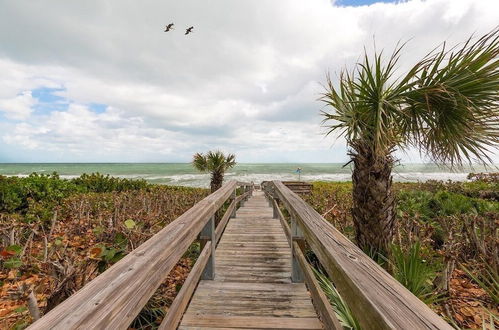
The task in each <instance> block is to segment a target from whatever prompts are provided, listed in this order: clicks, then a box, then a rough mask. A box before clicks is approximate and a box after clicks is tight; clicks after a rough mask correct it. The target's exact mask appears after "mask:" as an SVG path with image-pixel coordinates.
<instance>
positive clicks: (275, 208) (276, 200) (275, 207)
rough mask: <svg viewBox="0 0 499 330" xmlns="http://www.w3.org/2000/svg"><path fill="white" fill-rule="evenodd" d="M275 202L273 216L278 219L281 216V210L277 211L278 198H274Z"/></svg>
mask: <svg viewBox="0 0 499 330" xmlns="http://www.w3.org/2000/svg"><path fill="white" fill-rule="evenodd" d="M274 201H275V203H272V218H274V219H277V218H278V217H279V212H277V208H278V202H279V200H278V199H274Z"/></svg>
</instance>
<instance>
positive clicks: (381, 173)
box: [350, 142, 395, 258]
mask: <svg viewBox="0 0 499 330" xmlns="http://www.w3.org/2000/svg"><path fill="white" fill-rule="evenodd" d="M353 148H354V150H352V151H351V153H350V157H351V158H352V160H353V163H354V169H353V174H352V182H353V209H352V215H353V222H354V226H355V230H356V239H357V244H358V246H359V247H360V248H361V249H363V250H364V251H365V252H367V253H368V254H370V255H371V256H373V257H375V258H376V257H378V253H380V254H381V255H383V256H385V257H388V256H389V251H390V244H391V242H392V238H393V232H394V225H395V198H394V196H393V193H392V176H391V172H392V168H393V162H394V160H393V158H392V156H391V155H390V152H387V153H386V155H385V156H381V157H380V156H375V155H374V154H373V153H372V151H371V148H370V147H369V144H368V143H362V142H357V143H355V144H353Z"/></svg>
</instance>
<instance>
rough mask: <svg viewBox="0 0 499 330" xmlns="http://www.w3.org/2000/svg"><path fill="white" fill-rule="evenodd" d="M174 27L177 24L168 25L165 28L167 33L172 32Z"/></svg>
mask: <svg viewBox="0 0 499 330" xmlns="http://www.w3.org/2000/svg"><path fill="white" fill-rule="evenodd" d="M173 25H175V24H173V23H170V24H168V25H167V26H166V27H165V32H168V31H170V30H172V29H173Z"/></svg>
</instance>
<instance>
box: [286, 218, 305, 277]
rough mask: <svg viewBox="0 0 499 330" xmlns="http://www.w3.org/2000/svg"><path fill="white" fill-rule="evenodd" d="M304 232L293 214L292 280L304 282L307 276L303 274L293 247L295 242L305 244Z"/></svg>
mask: <svg viewBox="0 0 499 330" xmlns="http://www.w3.org/2000/svg"><path fill="white" fill-rule="evenodd" d="M303 239H304V237H303V232H302V231H301V229H300V227H299V226H298V224H297V220H296V218H295V217H294V216H291V246H290V249H291V268H292V269H291V280H292V281H293V282H303V281H304V280H305V276H304V274H303V269H302V268H301V266H300V263H299V262H298V259H297V258H296V255H295V253H296V250H295V249H294V248H293V246H294V245H295V244H300V245H301V246H303V245H304V242H303Z"/></svg>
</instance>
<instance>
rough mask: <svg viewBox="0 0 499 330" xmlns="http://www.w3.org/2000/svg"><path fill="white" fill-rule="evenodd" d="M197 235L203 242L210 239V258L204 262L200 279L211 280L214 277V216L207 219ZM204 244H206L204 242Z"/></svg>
mask: <svg viewBox="0 0 499 330" xmlns="http://www.w3.org/2000/svg"><path fill="white" fill-rule="evenodd" d="M199 236H200V238H201V240H202V241H204V242H206V241H211V254H210V258H209V259H208V263H207V264H206V267H205V268H204V270H203V274H202V275H201V279H203V280H213V279H215V247H216V245H217V244H216V237H215V216H212V217H211V218H210V220H208V222H207V223H206V225H205V226H204V228H203V230H201V234H200V235H199ZM204 245H206V243H205V244H204ZM204 245H203V246H204ZM201 251H202V250H201Z"/></svg>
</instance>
